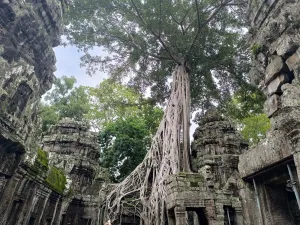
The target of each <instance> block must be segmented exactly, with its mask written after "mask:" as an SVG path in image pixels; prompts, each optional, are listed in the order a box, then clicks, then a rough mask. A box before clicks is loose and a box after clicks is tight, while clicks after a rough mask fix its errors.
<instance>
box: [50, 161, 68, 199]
mask: <svg viewBox="0 0 300 225" xmlns="http://www.w3.org/2000/svg"><path fill="white" fill-rule="evenodd" d="M66 181H67V179H66V176H65V175H64V173H63V172H62V171H61V170H59V169H58V168H56V167H55V166H52V167H51V169H50V171H49V174H48V176H47V178H46V182H47V184H48V185H49V186H50V187H51V188H52V189H54V190H55V191H57V192H58V193H60V194H62V193H63V192H64V190H65V187H66Z"/></svg>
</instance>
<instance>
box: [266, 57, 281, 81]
mask: <svg viewBox="0 0 300 225" xmlns="http://www.w3.org/2000/svg"><path fill="white" fill-rule="evenodd" d="M283 67H284V64H283V60H282V58H281V57H280V56H276V57H275V58H274V59H273V60H272V61H271V63H270V64H269V65H268V66H267V68H266V78H265V83H266V85H267V84H269V83H270V82H271V81H272V80H273V79H274V78H275V77H276V76H277V75H278V74H279V73H280V72H281V70H282V69H283Z"/></svg>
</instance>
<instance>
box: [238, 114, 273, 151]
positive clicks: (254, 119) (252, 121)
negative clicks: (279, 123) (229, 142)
mask: <svg viewBox="0 0 300 225" xmlns="http://www.w3.org/2000/svg"><path fill="white" fill-rule="evenodd" d="M241 124H242V130H241V133H242V135H243V137H244V139H246V140H248V141H249V144H250V145H255V144H257V143H258V142H259V141H260V140H261V139H263V138H265V137H266V133H267V131H268V130H269V129H270V120H269V118H268V117H267V115H266V114H258V115H253V116H250V117H246V118H243V119H242V120H241Z"/></svg>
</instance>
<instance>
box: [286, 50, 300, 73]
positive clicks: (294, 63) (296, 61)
mask: <svg viewBox="0 0 300 225" xmlns="http://www.w3.org/2000/svg"><path fill="white" fill-rule="evenodd" d="M286 64H287V65H288V67H289V69H290V70H291V71H293V70H295V69H297V68H298V67H300V48H298V50H297V51H296V52H295V53H294V54H293V55H292V56H291V57H289V58H288V59H287V60H286Z"/></svg>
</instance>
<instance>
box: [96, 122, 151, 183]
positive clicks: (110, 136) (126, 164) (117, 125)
mask: <svg viewBox="0 0 300 225" xmlns="http://www.w3.org/2000/svg"><path fill="white" fill-rule="evenodd" d="M99 139H100V146H101V156H100V158H101V165H102V166H103V167H106V168H109V173H110V178H111V180H112V181H115V182H120V181H122V180H123V179H124V178H125V177H126V176H127V175H128V174H130V172H132V171H133V170H134V169H135V168H136V166H137V165H138V164H139V163H140V162H141V161H142V160H143V159H144V156H145V154H146V152H147V150H148V149H149V147H150V144H151V138H150V130H149V129H148V127H147V125H146V123H145V120H143V119H142V118H138V117H129V118H126V119H122V118H119V119H118V120H116V121H115V122H114V123H111V124H110V125H108V126H107V127H106V129H105V130H104V131H102V132H100V136H99Z"/></svg>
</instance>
